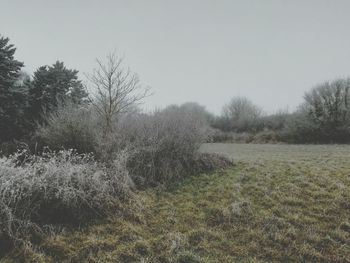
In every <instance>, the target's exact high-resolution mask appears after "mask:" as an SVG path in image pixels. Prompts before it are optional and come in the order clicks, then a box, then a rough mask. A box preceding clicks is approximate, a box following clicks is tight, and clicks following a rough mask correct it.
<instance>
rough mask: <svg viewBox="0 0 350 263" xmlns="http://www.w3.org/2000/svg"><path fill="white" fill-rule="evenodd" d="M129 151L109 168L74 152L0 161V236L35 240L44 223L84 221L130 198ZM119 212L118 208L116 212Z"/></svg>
mask: <svg viewBox="0 0 350 263" xmlns="http://www.w3.org/2000/svg"><path fill="white" fill-rule="evenodd" d="M126 160H127V155H126V153H120V155H119V158H118V159H116V160H115V161H114V163H113V166H111V167H109V168H107V167H105V166H103V165H101V164H98V163H97V162H95V161H94V159H93V158H92V156H91V155H78V154H76V153H74V152H73V151H60V152H58V153H56V154H54V153H44V154H43V156H41V157H39V156H32V155H28V154H27V153H26V152H20V153H17V154H16V155H13V156H11V157H8V158H6V157H3V158H1V159H0V196H1V199H0V239H2V240H4V239H6V238H7V239H8V240H12V241H21V240H22V241H23V240H31V238H33V237H34V236H36V235H37V234H39V235H41V234H44V233H45V226H46V227H47V226H56V225H71V224H81V223H84V222H86V220H90V219H92V218H96V217H100V216H105V215H107V214H108V213H110V212H111V211H114V210H115V209H116V206H117V205H118V200H121V199H126V198H127V197H128V196H129V188H130V186H131V183H130V180H129V175H128V172H127V170H126ZM116 211H118V210H116Z"/></svg>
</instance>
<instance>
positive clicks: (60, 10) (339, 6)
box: [0, 0, 350, 114]
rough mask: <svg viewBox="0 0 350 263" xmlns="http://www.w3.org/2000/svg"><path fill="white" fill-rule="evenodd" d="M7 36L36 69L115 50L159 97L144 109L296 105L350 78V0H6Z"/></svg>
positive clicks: (83, 67)
mask: <svg viewBox="0 0 350 263" xmlns="http://www.w3.org/2000/svg"><path fill="white" fill-rule="evenodd" d="M0 4H1V9H0V34H2V35H4V36H6V37H9V38H10V41H11V43H13V44H14V45H15V46H16V47H17V52H16V59H18V60H20V61H23V62H24V63H25V71H27V72H28V73H30V74H32V73H33V72H34V71H35V69H37V68H38V67H39V66H42V65H50V64H53V63H54V62H55V61H56V60H60V61H63V62H64V63H65V64H66V66H67V67H68V68H74V69H78V70H79V71H80V73H79V74H80V77H81V78H82V79H83V78H84V74H83V73H89V72H91V71H92V69H93V68H94V67H95V66H96V63H95V59H96V58H101V59H104V58H105V57H106V55H107V54H108V53H110V52H116V53H117V54H119V55H120V56H123V57H124V58H125V59H124V63H125V66H126V67H130V69H131V70H132V71H134V72H136V73H138V75H139V77H140V79H141V82H142V84H143V85H144V86H150V87H151V88H152V91H153V95H152V96H151V97H149V98H147V99H146V101H145V104H144V105H143V107H144V108H145V109H146V110H151V109H153V108H155V107H164V106H166V105H169V104H179V103H184V102H188V101H195V102H198V103H200V104H202V105H204V106H206V108H207V109H208V110H209V111H211V112H213V113H216V114H220V113H221V109H222V106H223V105H224V104H225V103H227V102H228V101H229V100H230V98H232V97H234V96H246V97H248V98H250V99H251V100H252V101H253V102H254V103H255V104H257V105H259V106H261V107H262V108H263V109H264V110H265V111H266V112H268V113H272V112H274V111H277V110H279V109H289V110H290V111H291V110H294V109H295V108H296V107H297V106H298V105H299V104H300V103H301V102H302V100H303V95H304V93H305V91H307V90H309V89H311V88H312V87H314V86H315V85H316V84H318V83H322V82H323V81H329V80H333V79H335V78H338V77H348V76H350V15H349V10H350V1H347V0H279V1H277V0H264V1H262V0H255V1H254V0H241V1H238V0H237V1H235V0H227V1H225V0H177V1H169V0H163V1H160V0H159V1H158V0H147V1H145V0H138V1H136V0H128V1H121V0H119V1H118V0H114V1H112V0H110V1H108V0H99V1H97V0H95V1H92V0H55V1H54V0H31V1H24V0H0Z"/></svg>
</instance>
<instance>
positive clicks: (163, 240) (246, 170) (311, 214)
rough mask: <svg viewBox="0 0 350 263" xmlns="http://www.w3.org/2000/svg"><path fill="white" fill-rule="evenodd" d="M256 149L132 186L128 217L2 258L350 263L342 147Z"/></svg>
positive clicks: (348, 183) (348, 184)
mask: <svg viewBox="0 0 350 263" xmlns="http://www.w3.org/2000/svg"><path fill="white" fill-rule="evenodd" d="M225 147H227V146H225ZM231 147H233V146H231ZM237 147H241V148H240V150H241V152H243V155H244V154H246V153H247V152H250V151H251V152H253V150H252V148H251V147H252V146H244V145H241V146H237ZM244 147H248V148H244ZM254 147H255V148H254V155H249V154H246V155H245V156H246V157H244V158H243V157H241V159H239V160H240V162H239V163H238V164H237V165H236V166H235V167H233V168H231V169H229V170H227V171H225V172H218V173H213V174H202V175H199V176H194V177H189V178H187V179H185V180H183V181H181V182H177V183H174V184H173V185H172V186H171V187H169V188H168V189H163V190H156V189H152V190H147V191H143V192H139V193H137V195H136V199H137V200H138V201H139V202H138V205H137V206H132V205H130V207H133V208H132V209H131V210H132V214H133V215H132V216H131V215H130V216H127V217H124V218H117V217H116V218H109V219H106V220H104V221H103V222H99V223H96V224H92V225H90V226H88V227H85V228H83V229H80V230H75V231H69V232H66V233H63V234H60V235H57V236H53V237H51V238H48V239H47V240H46V242H45V243H43V244H42V245H41V247H40V249H38V250H36V251H32V250H31V249H28V251H27V252H23V251H21V252H13V253H12V254H11V255H9V256H8V257H7V258H6V259H5V260H4V261H3V262H16V261H20V259H21V258H22V259H24V258H25V259H26V260H27V261H28V262H29V259H33V261H32V262H162V263H163V262H164V263H166V262H178V263H181V262H187V263H191V262H350V176H349V174H350V162H349V161H348V160H349V159H348V157H349V156H350V147H348V148H344V147H341V146H332V147H335V148H332V147H331V146H330V148H329V149H328V152H327V149H326V148H324V147H314V146H309V148H307V147H308V146H301V147H302V148H298V147H297V146H291V148H290V151H288V148H285V147H288V146H276V147H275V146H273V149H274V150H275V151H276V152H274V154H273V155H272V156H270V157H267V156H264V154H265V153H266V152H269V151H271V147H272V146H270V145H266V146H265V148H264V146H261V147H262V148H259V147H260V146H259V147H256V146H254ZM295 147H296V148H295ZM313 147H314V148H313ZM278 149H280V151H279V152H278ZM297 149H299V150H304V152H299V151H298V150H297ZM140 204H141V205H140ZM26 253H27V254H26Z"/></svg>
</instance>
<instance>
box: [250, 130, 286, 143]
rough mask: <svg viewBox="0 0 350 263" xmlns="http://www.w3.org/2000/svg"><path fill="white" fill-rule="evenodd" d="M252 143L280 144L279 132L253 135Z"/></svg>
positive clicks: (263, 132)
mask: <svg viewBox="0 0 350 263" xmlns="http://www.w3.org/2000/svg"><path fill="white" fill-rule="evenodd" d="M253 142H254V143H278V142H281V136H280V134H279V132H276V131H273V130H267V129H266V130H263V131H261V132H258V133H257V134H255V135H254V138H253Z"/></svg>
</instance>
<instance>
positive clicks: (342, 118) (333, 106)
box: [211, 79, 350, 143]
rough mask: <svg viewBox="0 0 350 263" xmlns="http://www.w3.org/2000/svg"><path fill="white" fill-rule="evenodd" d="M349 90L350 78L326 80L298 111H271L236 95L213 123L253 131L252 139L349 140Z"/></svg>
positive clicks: (227, 128) (308, 94)
mask: <svg viewBox="0 0 350 263" xmlns="http://www.w3.org/2000/svg"><path fill="white" fill-rule="evenodd" d="M349 90H350V79H336V80H334V81H330V82H324V83H321V84H319V85H317V86H315V87H314V88H312V89H311V90H310V91H308V92H306V93H305V95H304V101H303V103H302V104H301V105H300V106H299V107H298V109H297V110H296V111H295V112H292V113H289V112H288V111H285V110H280V111H278V112H276V113H274V114H270V115H267V114H264V113H263V110H262V109H261V108H260V107H258V106H256V105H254V104H253V103H252V102H251V101H250V100H249V99H247V98H244V97H243V98H242V97H235V98H233V99H232V100H231V101H230V102H229V103H228V104H226V105H225V106H224V107H223V111H222V115H221V116H219V117H216V118H214V119H213V120H212V122H211V126H212V127H214V128H216V129H219V130H220V131H223V132H226V133H227V132H232V133H238V134H239V133H247V134H250V135H251V136H250V137H249V136H248V137H249V138H248V140H254V138H256V139H257V141H259V137H260V139H261V137H264V136H265V137H266V138H265V139H272V140H274V141H282V142H290V143H349V142H350V92H349ZM259 135H260V136H259ZM254 136H255V137H254ZM223 138H225V136H223ZM262 139H263V138H262Z"/></svg>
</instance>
